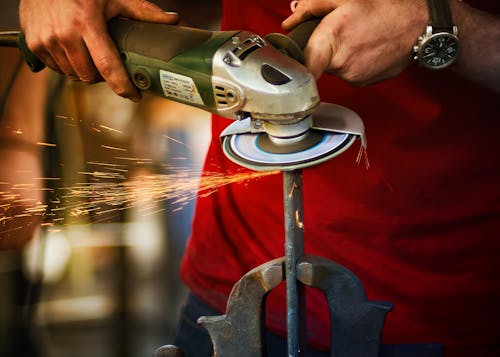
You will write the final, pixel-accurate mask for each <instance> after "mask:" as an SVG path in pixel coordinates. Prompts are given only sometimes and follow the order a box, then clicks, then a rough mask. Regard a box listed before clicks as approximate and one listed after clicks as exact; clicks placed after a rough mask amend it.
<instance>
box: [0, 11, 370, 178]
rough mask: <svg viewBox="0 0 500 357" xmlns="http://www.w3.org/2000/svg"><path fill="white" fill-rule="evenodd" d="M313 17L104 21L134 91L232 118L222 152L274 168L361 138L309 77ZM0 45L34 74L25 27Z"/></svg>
mask: <svg viewBox="0 0 500 357" xmlns="http://www.w3.org/2000/svg"><path fill="white" fill-rule="evenodd" d="M316 24H317V21H315V20H313V21H309V22H306V23H304V24H301V25H299V26H298V27H297V28H296V29H294V30H293V31H292V32H290V34H288V36H286V35H282V34H269V35H268V36H266V37H265V38H263V37H261V36H259V35H257V34H255V33H252V32H248V31H208V30H202V29H195V28H189V27H181V26H176V25H166V24H157V23H148V22H140V21H134V20H128V19H123V18H116V19H113V20H111V21H110V22H109V26H108V27H109V32H110V35H111V37H112V38H113V40H114V41H115V43H116V46H117V48H118V50H119V53H120V56H121V58H122V60H123V63H124V65H125V67H126V69H127V71H128V73H129V75H130V78H131V80H132V82H133V83H134V84H135V85H136V86H137V88H139V89H140V90H141V91H146V92H149V93H152V94H154V95H157V96H160V97H165V98H168V99H171V100H174V101H177V102H181V103H184V104H187V105H190V106H194V107H198V108H201V109H203V110H206V111H209V112H212V113H215V114H218V115H220V116H223V117H227V118H232V119H235V122H234V123H233V124H231V125H229V126H228V127H227V128H226V129H225V130H224V131H223V132H222V134H221V137H220V138H221V144H222V148H223V150H224V153H225V154H226V156H227V157H228V158H229V159H230V160H232V161H234V162H235V163H237V164H239V165H241V166H244V167H247V168H250V169H253V170H257V171H271V170H294V169H299V168H304V167H308V166H311V165H315V164H318V163H320V162H323V161H326V160H328V159H330V158H332V157H334V156H337V155H338V154H340V153H341V152H343V151H344V150H346V149H347V148H348V147H349V146H350V145H351V144H352V143H353V142H354V141H355V139H356V138H358V137H359V138H361V139H362V144H363V145H366V141H365V138H364V129H363V123H362V121H361V119H360V118H359V117H358V116H357V115H356V113H354V112H352V111H351V110H349V109H347V108H345V107H341V106H338V105H334V104H327V103H320V98H319V94H318V90H317V87H316V83H315V79H314V77H313V76H312V75H311V73H310V72H309V71H308V70H307V68H306V67H305V66H304V65H303V64H302V63H301V62H303V57H302V48H303V47H304V46H305V43H306V42H307V39H308V37H309V35H310V33H311V32H312V30H313V29H314V27H315V26H316ZM2 38H4V39H5V38H7V40H4V41H2ZM2 44H3V45H6V44H7V45H8V44H10V45H13V46H17V47H18V48H19V49H20V50H21V52H22V53H23V56H24V58H25V60H26V62H27V63H28V65H29V66H30V67H31V69H32V70H33V71H39V70H41V69H42V68H43V67H44V65H43V63H42V62H40V61H39V60H38V58H37V57H36V56H35V55H34V54H33V53H31V51H30V50H29V49H28V47H27V45H26V43H25V41H24V36H23V34H22V33H19V32H10V33H9V35H8V36H7V34H6V33H3V34H0V45H2Z"/></svg>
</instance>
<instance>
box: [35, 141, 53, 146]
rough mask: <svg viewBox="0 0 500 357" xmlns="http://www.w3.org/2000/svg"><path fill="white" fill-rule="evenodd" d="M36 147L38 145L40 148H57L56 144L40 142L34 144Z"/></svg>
mask: <svg viewBox="0 0 500 357" xmlns="http://www.w3.org/2000/svg"><path fill="white" fill-rule="evenodd" d="M36 144H37V145H40V146H57V144H53V143H44V142H42V141H38V142H37V143H36Z"/></svg>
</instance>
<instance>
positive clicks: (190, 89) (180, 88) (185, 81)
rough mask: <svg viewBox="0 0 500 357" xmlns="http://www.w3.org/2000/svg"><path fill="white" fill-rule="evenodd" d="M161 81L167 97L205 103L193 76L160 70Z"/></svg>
mask: <svg viewBox="0 0 500 357" xmlns="http://www.w3.org/2000/svg"><path fill="white" fill-rule="evenodd" d="M160 83H161V87H162V89H163V94H165V97H169V98H172V99H175V100H179V101H182V102H188V103H194V104H199V105H203V99H201V96H200V92H198V88H197V87H196V84H194V81H193V79H192V78H190V77H188V76H183V75H182V74H178V73H173V72H169V71H164V70H160Z"/></svg>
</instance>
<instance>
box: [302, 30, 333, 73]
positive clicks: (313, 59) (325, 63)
mask: <svg viewBox="0 0 500 357" xmlns="http://www.w3.org/2000/svg"><path fill="white" fill-rule="evenodd" d="M320 25H321V24H320ZM327 34H328V33H327V32H322V31H321V27H320V26H318V27H317V28H316V30H315V31H314V32H313V33H312V35H311V37H310V38H309V41H308V42H307V45H306V47H305V48H304V57H305V62H306V67H307V68H308V69H309V71H310V72H311V73H312V75H313V76H314V78H316V79H319V78H320V77H321V75H322V74H323V73H324V72H325V71H326V70H327V69H328V67H329V65H330V61H331V58H332V57H333V55H334V48H333V44H332V39H331V38H328V36H327ZM325 44H327V46H325Z"/></svg>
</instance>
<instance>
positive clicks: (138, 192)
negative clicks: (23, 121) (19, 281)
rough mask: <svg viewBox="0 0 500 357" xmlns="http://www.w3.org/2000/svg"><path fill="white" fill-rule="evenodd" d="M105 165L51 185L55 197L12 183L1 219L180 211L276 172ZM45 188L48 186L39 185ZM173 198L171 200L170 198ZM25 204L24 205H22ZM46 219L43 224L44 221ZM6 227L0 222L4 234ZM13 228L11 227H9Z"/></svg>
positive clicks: (66, 220)
mask: <svg viewBox="0 0 500 357" xmlns="http://www.w3.org/2000/svg"><path fill="white" fill-rule="evenodd" d="M126 159H127V160H134V161H143V162H144V161H150V160H146V159H140V158H126ZM92 164H94V165H96V166H98V167H100V168H102V170H99V171H97V170H96V171H88V172H81V173H82V174H84V175H86V176H87V177H88V178H89V179H92V180H89V181H92V182H85V181H84V182H78V183H74V184H72V185H69V186H67V187H60V188H57V189H51V191H52V192H53V195H54V196H53V197H51V198H50V199H48V200H47V202H45V203H42V202H39V201H36V200H30V199H26V198H23V193H24V191H25V190H36V188H35V186H34V185H22V184H17V185H15V184H14V185H9V184H8V183H5V184H6V185H8V186H10V189H7V188H5V189H2V191H0V224H1V225H4V224H6V223H8V222H9V227H11V226H12V224H11V223H12V222H13V221H14V220H15V219H20V221H19V225H21V224H24V223H22V222H23V219H24V220H25V219H26V218H29V217H32V218H33V219H34V220H37V221H41V223H40V224H42V226H43V227H46V228H47V229H50V230H51V231H53V230H55V226H56V225H58V226H59V225H64V224H70V223H71V222H72V220H74V219H87V221H88V222H89V223H97V222H105V221H109V220H111V219H114V218H115V217H117V216H121V214H122V212H123V211H126V210H129V209H137V212H138V213H139V214H141V215H143V216H149V215H155V214H158V213H160V212H163V211H165V210H166V209H168V210H170V211H172V212H176V211H179V210H182V209H183V208H184V207H185V206H186V205H188V204H189V203H190V202H193V201H194V200H195V199H197V198H199V197H206V196H209V195H211V194H213V193H214V192H216V191H217V190H218V189H219V188H221V187H223V186H226V185H231V184H242V183H247V182H249V181H252V180H257V179H259V178H261V177H264V176H268V175H273V174H276V173H278V172H279V171H273V172H239V173H235V174H224V173H219V172H205V173H203V175H201V177H200V174H199V172H198V171H197V170H195V169H192V168H190V167H173V166H164V168H165V169H167V170H168V171H169V173H168V174H147V175H138V176H133V177H126V176H124V175H123V174H122V173H117V172H116V171H113V170H116V169H120V168H123V169H122V170H124V171H127V170H125V169H124V168H125V167H126V165H119V164H111V163H103V162H92ZM38 179H39V180H47V179H51V180H61V178H38ZM39 190H40V191H41V192H44V191H47V190H48V189H47V188H39ZM167 201H168V202H169V203H168V205H165V202H167ZM20 207H22V208H23V209H22V210H20V209H19V208H20ZM42 222H43V223H42ZM2 228H3V229H6V226H3V227H2V226H0V233H2ZM9 229H10V228H9Z"/></svg>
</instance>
